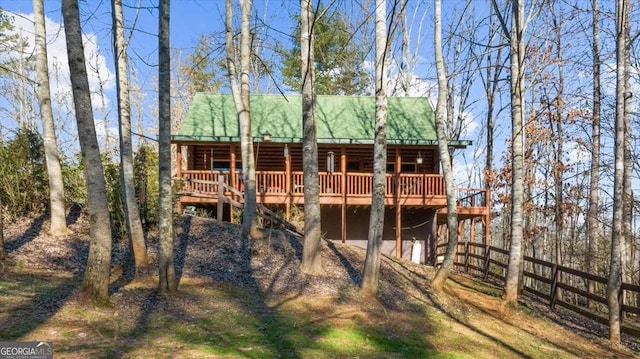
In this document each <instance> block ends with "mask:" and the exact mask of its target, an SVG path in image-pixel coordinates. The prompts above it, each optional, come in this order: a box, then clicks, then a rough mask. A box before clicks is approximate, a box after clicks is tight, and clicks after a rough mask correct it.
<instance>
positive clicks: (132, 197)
mask: <svg viewBox="0 0 640 359" xmlns="http://www.w3.org/2000/svg"><path fill="white" fill-rule="evenodd" d="M34 1H35V0H34ZM111 6H112V12H113V14H112V15H113V47H114V53H115V57H116V64H117V66H116V86H117V90H118V119H119V121H118V122H119V124H120V126H119V129H120V178H121V181H122V204H123V205H124V215H125V220H126V223H127V235H128V236H129V243H130V245H131V251H132V252H133V259H134V262H135V266H136V270H139V269H141V268H143V267H146V266H147V264H148V260H147V247H146V245H145V243H144V233H143V232H142V222H141V221H140V212H139V209H138V203H137V201H136V190H135V184H134V180H133V177H134V175H133V146H132V144H131V103H130V99H129V69H128V63H127V62H128V61H127V44H126V43H125V39H124V16H123V14H122V0H112V1H111Z"/></svg>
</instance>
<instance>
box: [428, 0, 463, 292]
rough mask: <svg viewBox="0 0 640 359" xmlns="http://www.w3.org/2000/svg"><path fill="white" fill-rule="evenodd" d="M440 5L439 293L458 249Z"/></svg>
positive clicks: (436, 29)
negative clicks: (444, 233)
mask: <svg viewBox="0 0 640 359" xmlns="http://www.w3.org/2000/svg"><path fill="white" fill-rule="evenodd" d="M441 8H442V4H441V0H435V7H434V14H435V19H434V51H435V56H436V70H437V72H438V103H437V105H436V131H437V133H438V152H439V154H440V165H441V166H442V175H443V177H444V183H445V187H446V194H447V228H448V230H449V243H448V244H447V250H446V252H445V256H444V261H443V262H442V266H440V268H439V269H438V272H437V273H436V276H435V277H434V279H433V281H432V283H431V286H432V288H433V289H434V290H436V291H442V288H443V286H444V282H445V281H446V280H447V278H448V277H449V272H450V271H451V269H452V268H453V262H454V260H455V256H456V249H457V246H458V213H457V201H456V188H455V183H454V178H453V170H452V168H451V156H450V154H449V145H448V144H447V135H446V131H445V121H446V119H447V114H446V112H447V99H448V97H449V86H448V84H447V70H446V68H445V63H444V56H443V54H442V10H441Z"/></svg>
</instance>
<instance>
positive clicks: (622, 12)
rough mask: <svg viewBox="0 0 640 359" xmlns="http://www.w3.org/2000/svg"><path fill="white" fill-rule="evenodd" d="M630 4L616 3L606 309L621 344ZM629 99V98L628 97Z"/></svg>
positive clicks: (611, 336) (619, 0)
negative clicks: (613, 163)
mask: <svg viewBox="0 0 640 359" xmlns="http://www.w3.org/2000/svg"><path fill="white" fill-rule="evenodd" d="M630 10H631V9H630V5H629V1H628V0H617V2H616V62H617V69H616V120H615V127H614V132H615V140H614V144H615V145H614V150H615V156H614V157H615V174H614V181H613V226H612V231H611V260H610V263H609V280H608V282H607V306H608V309H609V340H610V341H611V342H613V343H615V344H619V343H620V327H621V322H620V321H621V318H620V309H621V308H620V286H621V284H622V255H621V254H622V246H623V244H624V241H625V238H624V226H623V221H624V194H625V191H624V157H625V155H624V150H625V138H624V135H625V133H624V132H625V131H624V129H625V120H626V119H627V116H626V111H628V110H629V108H628V105H629V101H628V98H627V95H628V92H627V91H628V89H627V87H626V76H627V74H626V73H627V72H628V70H629V68H628V63H629V62H628V61H627V59H626V58H625V56H626V54H628V52H627V51H626V49H625V48H626V47H627V46H628V42H629V18H630V14H629V12H630ZM629 97H630V96H629Z"/></svg>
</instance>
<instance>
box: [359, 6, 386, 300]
mask: <svg viewBox="0 0 640 359" xmlns="http://www.w3.org/2000/svg"><path fill="white" fill-rule="evenodd" d="M375 21H376V26H375V30H376V61H375V68H376V85H375V86H376V122H375V139H374V145H373V190H372V194H371V214H370V216H369V235H368V238H367V255H366V258H365V263H364V273H363V277H362V288H361V290H362V293H364V294H365V295H367V296H375V295H376V293H377V292H378V277H379V275H380V251H381V247H382V241H383V238H382V234H383V229H384V189H385V175H386V171H387V66H386V60H387V56H386V55H387V44H388V42H387V2H386V0H376V20H375Z"/></svg>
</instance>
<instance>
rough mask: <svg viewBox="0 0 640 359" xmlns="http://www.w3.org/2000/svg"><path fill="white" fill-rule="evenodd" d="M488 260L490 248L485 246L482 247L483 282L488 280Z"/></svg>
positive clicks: (489, 258) (489, 264)
mask: <svg viewBox="0 0 640 359" xmlns="http://www.w3.org/2000/svg"><path fill="white" fill-rule="evenodd" d="M490 260H491V246H490V245H488V244H486V245H485V246H484V280H485V281H486V280H487V279H489V267H490V266H491V263H490V262H489V261H490Z"/></svg>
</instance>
